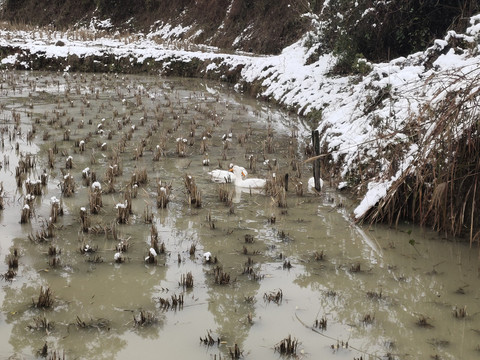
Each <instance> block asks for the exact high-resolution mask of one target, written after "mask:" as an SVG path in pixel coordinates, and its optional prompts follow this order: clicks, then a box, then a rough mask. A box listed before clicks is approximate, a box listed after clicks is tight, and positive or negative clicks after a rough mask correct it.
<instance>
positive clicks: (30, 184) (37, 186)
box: [25, 179, 42, 196]
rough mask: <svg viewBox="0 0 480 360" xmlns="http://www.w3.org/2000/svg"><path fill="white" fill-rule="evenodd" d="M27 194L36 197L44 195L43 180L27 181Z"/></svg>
mask: <svg viewBox="0 0 480 360" xmlns="http://www.w3.org/2000/svg"><path fill="white" fill-rule="evenodd" d="M25 192H26V193H27V194H32V195H35V196H40V195H42V181H41V180H31V179H27V180H25Z"/></svg>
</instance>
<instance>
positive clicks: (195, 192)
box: [184, 175, 202, 208]
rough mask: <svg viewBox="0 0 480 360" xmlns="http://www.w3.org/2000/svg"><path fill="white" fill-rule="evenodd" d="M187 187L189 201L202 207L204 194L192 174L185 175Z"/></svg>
mask: <svg viewBox="0 0 480 360" xmlns="http://www.w3.org/2000/svg"><path fill="white" fill-rule="evenodd" d="M184 183H185V187H186V189H187V196H188V203H189V204H190V205H195V207H197V208H199V207H202V195H201V193H200V190H199V189H198V188H197V185H196V183H195V179H194V178H193V176H191V175H185V177H184Z"/></svg>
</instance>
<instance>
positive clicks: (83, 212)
mask: <svg viewBox="0 0 480 360" xmlns="http://www.w3.org/2000/svg"><path fill="white" fill-rule="evenodd" d="M80 225H81V228H82V231H83V232H85V233H87V232H88V231H89V229H90V218H89V217H88V213H87V209H86V208H84V207H81V208H80Z"/></svg>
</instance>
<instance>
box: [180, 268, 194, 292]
mask: <svg viewBox="0 0 480 360" xmlns="http://www.w3.org/2000/svg"><path fill="white" fill-rule="evenodd" d="M180 286H182V287H183V288H184V289H191V288H193V275H192V273H191V272H190V271H189V272H188V273H187V274H182V275H181V276H180Z"/></svg>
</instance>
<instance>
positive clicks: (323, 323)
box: [313, 315, 327, 330]
mask: <svg viewBox="0 0 480 360" xmlns="http://www.w3.org/2000/svg"><path fill="white" fill-rule="evenodd" d="M313 327H314V328H316V329H320V330H327V317H326V316H325V315H324V316H322V317H321V319H320V320H318V319H315V322H314V323H313Z"/></svg>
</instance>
